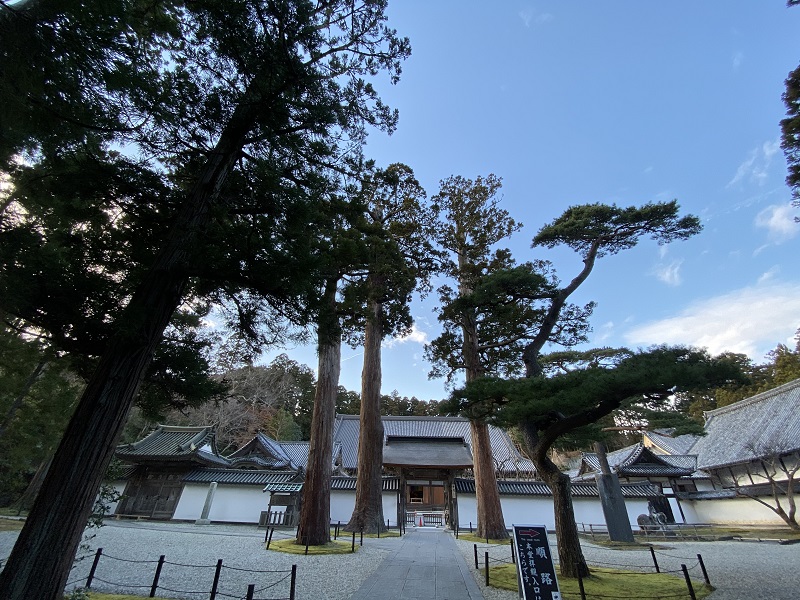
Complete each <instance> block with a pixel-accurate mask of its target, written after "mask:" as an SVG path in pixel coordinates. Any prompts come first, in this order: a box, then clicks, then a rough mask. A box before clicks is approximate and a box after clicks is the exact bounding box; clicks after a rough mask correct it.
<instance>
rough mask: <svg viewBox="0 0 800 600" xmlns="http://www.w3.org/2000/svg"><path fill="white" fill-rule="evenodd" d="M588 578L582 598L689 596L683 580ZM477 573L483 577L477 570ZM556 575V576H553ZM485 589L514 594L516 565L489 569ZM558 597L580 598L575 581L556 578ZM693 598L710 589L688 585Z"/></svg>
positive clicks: (608, 574)
mask: <svg viewBox="0 0 800 600" xmlns="http://www.w3.org/2000/svg"><path fill="white" fill-rule="evenodd" d="M591 571H592V574H591V575H590V576H589V577H586V578H585V579H584V580H583V589H584V590H585V591H586V595H587V596H589V597H591V596H606V597H608V598H637V599H639V598H661V597H668V596H677V595H679V594H685V595H686V597H688V596H689V591H688V589H687V588H686V581H685V580H684V579H683V577H680V578H678V577H674V576H672V575H668V574H665V573H652V574H649V573H648V574H646V575H645V574H642V573H636V572H633V571H618V570H615V569H601V568H599V567H592V569H591ZM481 573H482V574H483V573H485V570H484V569H481ZM556 575H557V574H556ZM489 585H490V586H491V587H497V588H501V589H504V590H511V591H514V592H515V591H517V567H516V565H501V566H499V567H489ZM558 586H559V588H561V593H562V594H566V595H569V596H570V597H572V598H575V597H577V598H580V588H579V587H578V580H577V579H568V578H565V577H559V578H558ZM692 586H693V587H694V593H695V595H696V596H697V598H705V597H706V596H708V595H709V594H710V593H711V592H713V591H714V588H713V587H711V586H707V585H705V584H704V583H701V582H698V581H692Z"/></svg>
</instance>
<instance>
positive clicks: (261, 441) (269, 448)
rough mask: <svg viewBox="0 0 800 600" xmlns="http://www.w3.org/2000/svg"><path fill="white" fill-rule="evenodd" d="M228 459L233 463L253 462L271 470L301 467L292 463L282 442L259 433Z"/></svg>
mask: <svg viewBox="0 0 800 600" xmlns="http://www.w3.org/2000/svg"><path fill="white" fill-rule="evenodd" d="M228 459H229V460H230V461H231V462H232V463H233V464H237V463H248V462H252V463H254V464H255V465H256V466H263V467H266V468H271V469H294V470H296V469H297V468H298V467H299V465H298V464H297V463H295V462H293V461H292V458H291V457H290V456H289V454H287V452H286V450H285V449H284V448H283V446H282V444H281V443H280V442H276V441H275V440H273V439H272V438H271V437H268V436H266V435H264V434H263V433H260V432H259V433H258V434H256V436H255V437H254V438H253V439H252V440H250V441H249V442H247V443H246V444H245V445H244V446H242V447H241V448H239V449H238V450H237V451H236V452H234V453H233V454H231V455H230V456H229V457H228Z"/></svg>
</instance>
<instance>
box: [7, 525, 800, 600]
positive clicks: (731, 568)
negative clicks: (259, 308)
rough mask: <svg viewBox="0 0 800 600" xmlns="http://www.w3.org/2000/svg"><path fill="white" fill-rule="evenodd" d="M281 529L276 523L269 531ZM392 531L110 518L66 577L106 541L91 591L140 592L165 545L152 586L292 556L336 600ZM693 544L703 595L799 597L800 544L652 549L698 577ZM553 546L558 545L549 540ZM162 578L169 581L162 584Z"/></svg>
mask: <svg viewBox="0 0 800 600" xmlns="http://www.w3.org/2000/svg"><path fill="white" fill-rule="evenodd" d="M288 535H289V534H284V535H283V537H286V536H288ZM448 535H450V534H448ZM280 536H281V533H280V532H279V531H278V530H276V532H275V537H274V538H273V540H275V539H278V537H280ZM16 537H17V533H16V532H0V560H2V559H5V558H6V557H7V556H8V554H9V553H10V552H11V548H12V546H13V544H14V542H15V540H16ZM551 537H552V534H551ZM340 539H341V538H340ZM371 541H372V542H373V543H371ZM394 541H395V540H393V539H392V538H389V539H384V538H382V539H381V540H380V543H379V544H378V543H375V541H374V540H371V539H370V538H365V539H364V546H363V547H361V548H359V549H358V551H357V552H356V553H355V554H345V555H322V556H302V555H293V554H283V553H279V552H266V551H265V550H264V530H263V529H257V528H256V527H254V526H252V525H249V526H234V525H217V524H213V525H205V526H200V525H193V524H181V523H152V522H132V521H131V522H128V521H120V522H117V521H110V522H109V524H108V525H106V526H105V527H103V528H101V529H100V530H96V537H94V538H93V539H92V540H91V541H90V542H89V544H90V546H91V548H92V550H91V552H90V553H89V554H90V556H89V557H88V558H87V559H85V560H82V561H79V562H78V563H77V564H76V566H75V568H74V569H73V571H72V573H71V575H70V578H69V581H70V583H71V584H73V585H72V586H70V587H73V586H75V587H78V586H81V585H83V584H84V583H85V581H86V575H87V573H88V570H89V567H90V565H91V562H92V558H91V556H92V555H93V552H94V550H95V549H96V548H103V553H104V558H102V559H101V561H100V565H99V567H98V569H97V575H96V578H95V582H94V583H93V585H92V588H93V589H96V590H98V591H128V592H129V593H136V594H139V595H142V596H147V595H148V594H149V592H150V585H151V583H152V579H153V574H154V573H155V569H156V565H157V561H158V557H159V555H161V554H163V555H165V560H166V561H167V564H165V565H164V568H163V570H162V573H161V578H160V582H159V589H158V592H157V594H158V595H159V596H163V597H170V598H185V599H192V598H194V599H199V598H208V592H209V590H210V589H211V583H212V580H213V576H214V567H215V565H216V562H217V560H218V559H222V561H223V566H224V568H223V570H222V577H221V580H220V587H219V589H220V591H221V594H220V595H218V596H217V597H218V598H220V600H222V599H226V598H243V597H244V596H245V594H246V592H247V586H248V584H251V583H252V584H255V589H256V590H257V591H256V594H255V598H288V596H289V579H288V572H289V571H290V570H291V567H292V565H293V564H296V565H297V588H296V591H297V596H296V597H297V598H298V600H306V599H307V600H311V599H325V600H339V599H346V598H349V597H350V595H351V594H352V593H353V592H355V591H356V590H357V589H358V588H359V587H360V585H361V583H362V582H363V581H364V580H365V579H366V578H367V576H369V575H370V574H371V573H372V572H373V571H374V570H375V569H377V568H378V567H379V566H380V564H381V562H382V561H383V559H384V558H385V557H386V556H388V555H389V553H390V552H392V547H393V546H392V544H393V542H394ZM551 543H552V539H551ZM356 544H358V540H356ZM457 545H458V547H459V550H460V551H461V553H462V555H463V556H464V560H465V561H466V563H467V565H468V566H469V568H470V571H471V572H472V575H473V576H474V578H475V581H476V583H477V584H478V586H479V587H480V589H481V591H482V593H483V594H484V597H485V598H486V599H487V600H513V599H514V598H517V595H516V593H515V592H508V591H503V590H497V589H495V588H486V586H485V585H484V582H483V576H482V574H480V572H478V571H476V570H475V569H474V554H473V552H474V551H473V545H472V543H471V542H465V541H462V540H458V541H457ZM485 550H486V548H485V544H481V545H479V556H480V557H481V561H482V558H483V552H484V551H485ZM583 550H584V554H585V556H586V558H587V560H588V561H589V563H590V564H595V565H601V566H602V565H608V566H619V567H620V568H622V566H623V565H624V566H625V567H626V568H631V569H640V570H642V571H653V563H652V559H651V556H650V553H649V552H648V551H647V550H627V551H621V550H613V549H610V548H606V547H603V546H599V545H595V544H592V543H589V542H586V541H584V542H583ZM489 551H490V556H491V557H492V558H498V559H502V558H508V557H510V554H511V551H510V547H509V546H493V547H491V548H489ZM698 553H700V554H702V556H703V559H704V562H705V564H706V568H707V569H708V572H709V576H710V578H711V583H712V584H713V585H714V586H715V587H717V591H715V592H714V593H713V594H711V596H709V599H710V600H739V599H742V600H744V599H747V600H760V599H764V600H767V599H769V600H795V599H797V598H798V597H800V593H798V591H797V590H798V572H800V544H797V545H785V546H782V545H778V544H774V543H749V542H736V541H722V542H675V543H669V544H662V545H660V547H658V548H657V554H656V556H657V558H658V561H659V566H660V567H661V569H662V570H667V571H677V570H679V569H680V564H681V563H685V564H686V565H687V567H689V568H690V569H691V574H692V577H693V578H694V579H695V580H702V575H701V573H700V570H699V568H698V567H697V566H696V565H697V556H696V555H697V554H698ZM553 554H554V555H557V553H556V550H555V548H554V547H553ZM182 565H193V566H182ZM267 571H283V572H282V573H268V572H267ZM282 578H284V579H283V580H282V581H280V582H279V583H277V584H275V582H276V581H277V580H279V579H282ZM107 582H108V583H107ZM272 584H275V585H272ZM134 586H138V587H134ZM268 586H272V587H268ZM167 588H168V589H169V590H176V591H167ZM189 592H195V593H189ZM687 598H688V594H687Z"/></svg>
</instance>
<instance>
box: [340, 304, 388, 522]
mask: <svg viewBox="0 0 800 600" xmlns="http://www.w3.org/2000/svg"><path fill="white" fill-rule="evenodd" d="M368 312H369V314H368V318H367V323H366V327H365V330H364V367H363V370H362V371H361V416H360V423H361V427H360V430H359V435H358V478H357V480H356V504H355V507H354V509H353V514H352V516H351V517H350V522H349V523H348V524H347V526H346V527H345V531H364V532H365V533H378V532H382V531H385V530H386V524H385V523H384V520H383V479H382V474H383V423H382V421H381V340H382V339H383V307H382V305H381V303H380V302H378V301H376V300H370V301H369V311H368Z"/></svg>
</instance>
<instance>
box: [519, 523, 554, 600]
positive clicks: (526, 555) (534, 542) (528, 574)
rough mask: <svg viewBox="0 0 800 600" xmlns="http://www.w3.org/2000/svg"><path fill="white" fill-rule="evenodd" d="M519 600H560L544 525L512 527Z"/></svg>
mask: <svg viewBox="0 0 800 600" xmlns="http://www.w3.org/2000/svg"><path fill="white" fill-rule="evenodd" d="M512 527H513V530H514V546H515V547H516V552H517V581H518V582H519V595H520V598H524V599H525V600H561V592H560V591H559V589H558V579H556V570H555V567H554V566H553V555H552V554H551V553H550V544H548V542H547V528H546V527H545V526H544V525H513V526H512Z"/></svg>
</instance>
